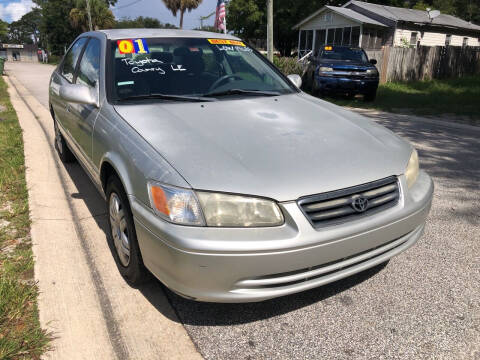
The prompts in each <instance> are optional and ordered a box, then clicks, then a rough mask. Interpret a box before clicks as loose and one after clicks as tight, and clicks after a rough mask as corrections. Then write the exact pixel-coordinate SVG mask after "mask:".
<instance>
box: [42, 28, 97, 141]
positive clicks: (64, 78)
mask: <svg viewBox="0 0 480 360" xmlns="http://www.w3.org/2000/svg"><path fill="white" fill-rule="evenodd" d="M87 42H88V38H86V37H83V38H80V39H78V40H77V41H76V42H75V43H74V44H73V45H72V46H71V47H70V49H69V50H68V52H67V54H66V55H65V57H64V58H63V61H62V63H61V64H60V66H59V68H58V70H57V71H55V72H54V74H53V76H52V80H51V84H50V102H51V105H52V109H53V111H54V113H55V119H56V120H57V123H58V125H59V127H60V129H61V130H62V133H64V134H66V138H67V141H68V142H69V143H71V134H70V129H71V127H72V118H71V116H70V113H69V111H70V104H69V103H68V102H67V101H65V100H64V99H62V98H60V96H59V94H60V87H62V86H63V85H67V84H72V83H73V81H74V77H75V70H76V68H77V64H78V59H79V58H80V55H81V53H82V51H83V48H84V46H85V44H86V43H87Z"/></svg>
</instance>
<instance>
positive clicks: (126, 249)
mask: <svg viewBox="0 0 480 360" xmlns="http://www.w3.org/2000/svg"><path fill="white" fill-rule="evenodd" d="M106 205H107V211H108V214H109V216H108V222H109V225H110V227H109V228H110V236H109V238H110V242H111V245H112V248H113V249H114V257H115V260H116V262H117V265H118V269H119V270H120V274H121V275H122V276H123V277H124V278H125V280H126V281H127V282H128V283H129V284H130V285H133V286H136V285H140V284H141V283H143V282H145V280H146V279H147V270H146V269H145V266H144V265H143V261H142V256H141V254H140V248H139V246H138V241H137V234H136V231H135V224H134V222H133V216H132V211H131V210H130V204H129V202H128V197H127V195H126V193H125V191H124V190H123V185H122V183H121V181H120V180H119V179H118V177H117V176H115V175H113V176H111V177H110V178H109V179H108V180H107V189H106Z"/></svg>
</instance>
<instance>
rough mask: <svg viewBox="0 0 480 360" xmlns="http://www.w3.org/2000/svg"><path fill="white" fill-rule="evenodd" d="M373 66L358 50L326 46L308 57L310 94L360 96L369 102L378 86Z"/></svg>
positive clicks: (375, 61) (373, 62)
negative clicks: (309, 59) (309, 62)
mask: <svg viewBox="0 0 480 360" xmlns="http://www.w3.org/2000/svg"><path fill="white" fill-rule="evenodd" d="M376 63H377V60H375V59H370V60H368V57H367V54H366V53H365V51H363V49H361V48H353V47H346V46H333V45H326V46H324V47H323V48H322V50H320V52H319V53H318V55H317V56H313V57H312V58H311V65H310V70H309V73H310V75H309V76H311V78H310V79H311V84H312V91H313V93H314V94H315V95H320V96H325V95H337V94H347V95H349V96H355V95H356V94H361V95H363V96H364V100H365V101H373V100H375V95H376V93H377V87H378V70H377V68H376V67H375V64H376ZM307 74H308V73H307Z"/></svg>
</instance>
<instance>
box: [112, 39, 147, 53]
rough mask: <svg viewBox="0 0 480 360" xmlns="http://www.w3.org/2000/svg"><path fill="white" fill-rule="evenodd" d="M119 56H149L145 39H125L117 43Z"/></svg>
mask: <svg viewBox="0 0 480 360" xmlns="http://www.w3.org/2000/svg"><path fill="white" fill-rule="evenodd" d="M117 46H118V51H119V52H120V54H122V55H125V54H149V53H150V50H149V48H148V44H147V41H146V40H145V39H127V40H118V41H117Z"/></svg>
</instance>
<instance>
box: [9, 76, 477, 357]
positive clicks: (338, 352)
mask: <svg viewBox="0 0 480 360" xmlns="http://www.w3.org/2000/svg"><path fill="white" fill-rule="evenodd" d="M39 69H40V68H39ZM48 71H49V68H47V67H44V68H43V69H42V70H41V71H40V70H35V72H39V74H37V75H36V76H37V78H36V79H37V80H36V81H35V82H34V81H30V80H29V78H30V77H29V75H28V73H27V72H18V71H17V72H16V73H15V75H16V76H17V77H18V78H19V79H20V80H21V81H23V82H24V85H25V86H26V87H28V88H29V89H30V90H31V92H32V93H33V94H34V95H36V96H38V97H39V100H40V102H42V103H43V104H45V102H44V100H45V99H46V97H45V96H46V94H45V91H46V84H45V79H47V78H48V76H47V75H48V74H47V73H48ZM40 73H41V74H44V75H45V76H44V75H41V74H40ZM42 99H43V100H42ZM370 116H372V117H374V119H375V120H376V121H378V122H379V123H381V124H383V125H385V126H387V127H389V128H390V129H392V130H393V131H394V132H396V133H398V134H399V135H401V136H404V137H406V138H408V139H409V140H411V141H412V142H413V143H414V144H415V146H416V147H417V149H418V150H419V154H420V160H421V165H422V167H423V168H424V169H426V170H427V171H428V172H429V173H430V174H431V175H432V176H433V178H434V181H435V185H436V191H435V198H434V203H433V207H432V211H431V215H430V217H429V219H428V222H427V229H426V232H425V235H424V236H423V238H422V239H421V240H420V241H419V243H418V244H417V245H416V246H414V247H413V248H411V249H410V250H408V251H407V252H406V253H403V254H401V255H400V256H398V257H396V258H394V259H392V260H391V261H390V263H389V264H388V265H387V266H386V267H383V268H382V267H380V268H376V269H372V270H370V271H367V272H365V273H362V274H359V275H357V276H354V277H352V278H349V279H346V280H342V281H339V282H337V283H334V284H331V285H328V286H324V287H322V288H318V289H314V290H311V291H308V292H304V293H301V294H297V295H293V296H288V297H284V298H280V299H275V300H271V301H267V302H264V303H258V304H244V305H226V304H220V305H219V304H206V303H195V302H192V301H188V300H184V299H182V298H180V297H178V296H176V295H174V294H172V293H170V292H168V291H166V293H167V296H168V298H169V300H170V303H171V304H172V306H173V308H174V310H175V312H176V314H177V316H178V318H179V319H180V321H181V322H182V323H183V325H184V326H185V328H186V329H187V331H188V334H189V335H190V337H191V338H192V340H193V341H194V343H195V344H196V346H197V348H198V349H199V350H200V352H201V353H202V355H203V356H204V357H205V358H207V359H274V358H281V359H306V358H310V359H311V358H322V359H333V358H335V359H359V358H361V359H363V358H369V359H370V358H372V359H373V358H375V359H377V358H402V359H418V358H435V359H439V358H444V359H460V358H462V359H464V358H466V359H476V360H478V359H480V185H479V184H480V140H479V139H480V130H479V129H475V128H468V127H464V128H455V127H449V126H443V125H438V124H432V123H431V122H425V121H421V120H418V119H416V120H412V119H411V118H410V117H408V116H394V115H391V114H385V113H377V114H370ZM77 167H78V165H77ZM75 174H76V176H79V177H83V178H86V176H85V175H84V174H83V175H82V174H81V171H80V170H75ZM83 178H82V179H83ZM79 183H81V181H79ZM81 187H85V185H82V186H81ZM106 286H108V284H106ZM153 289H154V290H155V291H162V288H161V287H160V286H157V285H155V286H153V285H152V286H151V288H150V290H149V291H148V292H145V296H146V297H147V298H150V299H151V298H152V297H153V296H154V295H152V290H153ZM107 290H108V289H107ZM126 301H127V300H126ZM158 310H159V311H165V310H162V308H159V309H158Z"/></svg>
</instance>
